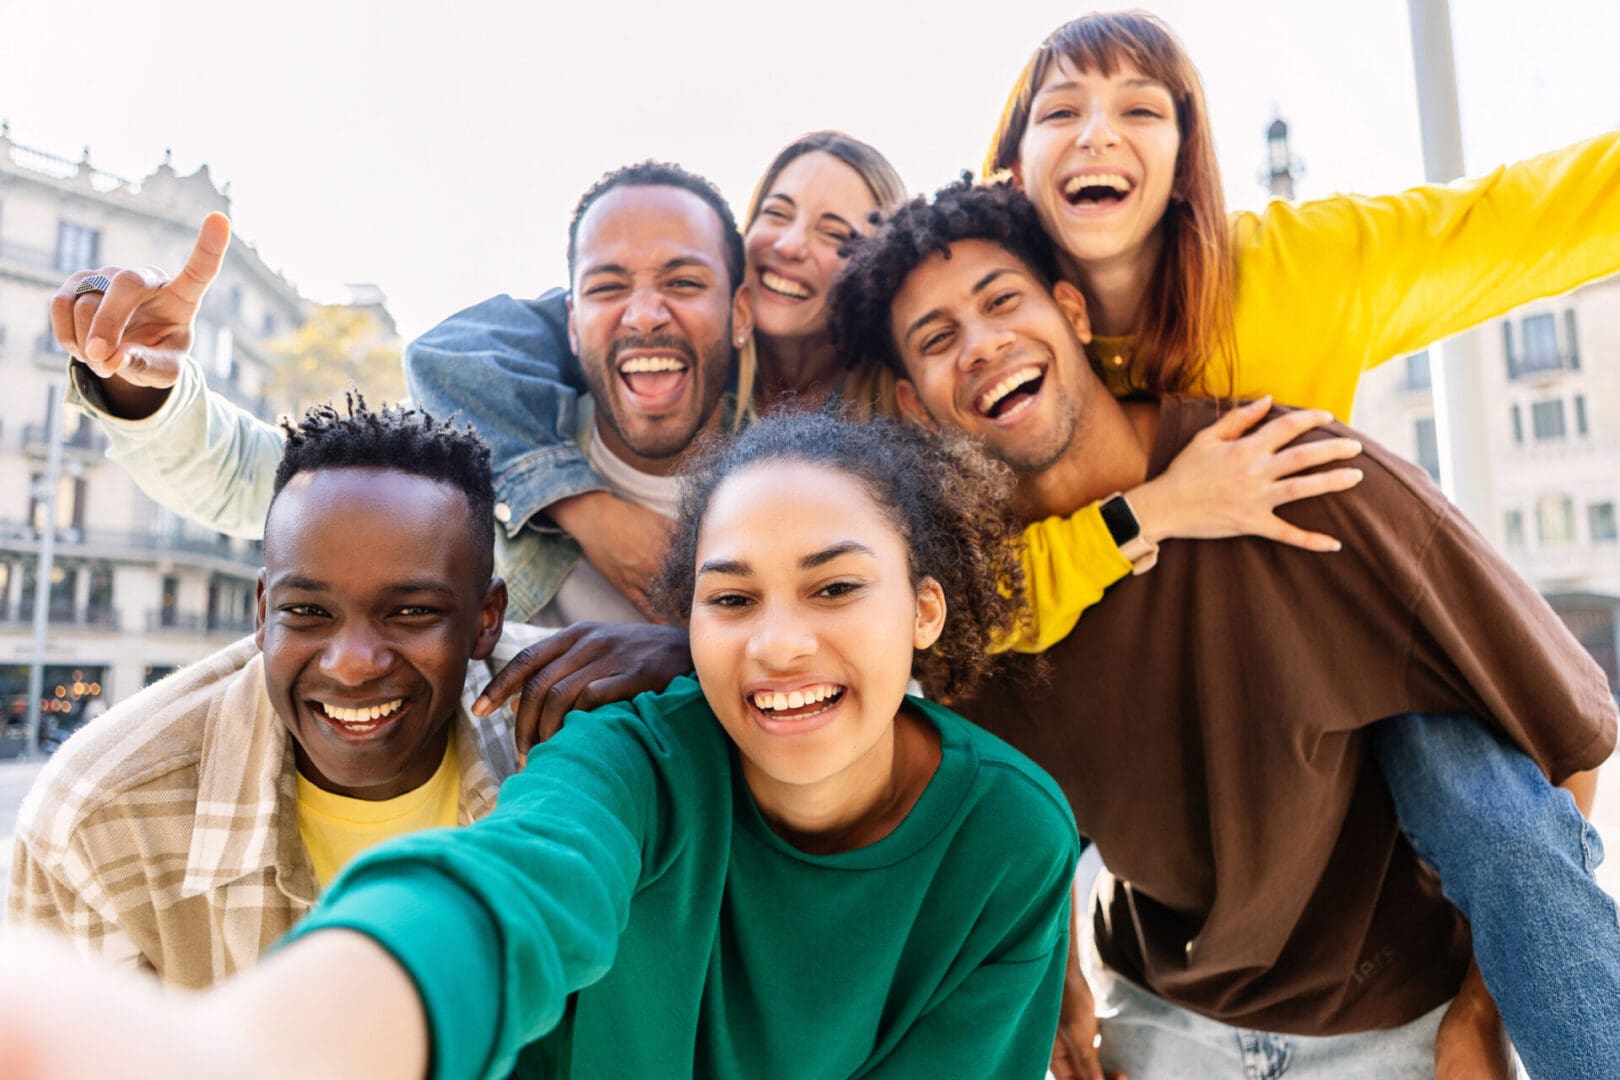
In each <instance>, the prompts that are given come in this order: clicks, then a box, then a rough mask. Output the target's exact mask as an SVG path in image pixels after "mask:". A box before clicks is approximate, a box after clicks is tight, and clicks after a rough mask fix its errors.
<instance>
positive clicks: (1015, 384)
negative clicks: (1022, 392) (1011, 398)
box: [978, 367, 1041, 416]
mask: <svg viewBox="0 0 1620 1080" xmlns="http://www.w3.org/2000/svg"><path fill="white" fill-rule="evenodd" d="M1040 377H1041V369H1040V368H1038V367H1026V368H1020V369H1019V370H1017V371H1015V372H1013V373H1012V374H1011V375H1008V376H1007V377H1005V378H1003V379H1002V380H1001V381H1000V382H998V383H996V385H994V386H992V387H991V388H990V389H988V390H986V391H985V392H984V393H982V394H980V395H979V401H978V409H979V412H980V414H981V415H983V416H989V415H990V410H991V409H993V408H995V407H996V403H997V402H998V401H1000V400H1001V399H1002V398H1004V397H1006V396H1007V395H1008V394H1010V393H1012V392H1013V391H1014V390H1016V389H1018V388H1019V387H1020V386H1023V385H1024V384H1025V383H1027V382H1032V381H1033V380H1035V379H1038V378H1040Z"/></svg>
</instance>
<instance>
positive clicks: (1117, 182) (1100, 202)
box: [1063, 173, 1135, 206]
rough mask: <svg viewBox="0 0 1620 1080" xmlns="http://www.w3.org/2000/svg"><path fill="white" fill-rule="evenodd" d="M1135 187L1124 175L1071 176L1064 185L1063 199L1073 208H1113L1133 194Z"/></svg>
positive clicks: (1093, 174)
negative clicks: (1132, 190)
mask: <svg viewBox="0 0 1620 1080" xmlns="http://www.w3.org/2000/svg"><path fill="white" fill-rule="evenodd" d="M1134 186H1135V185H1134V184H1132V183H1131V180H1130V177H1128V176H1125V175H1123V174H1122V173H1090V174H1087V175H1085V176H1071V177H1069V180H1068V182H1067V183H1065V184H1064V185H1063V197H1064V198H1065V199H1067V200H1068V201H1069V205H1071V206H1112V205H1114V204H1115V203H1118V202H1120V201H1121V200H1123V199H1124V198H1125V196H1127V195H1129V194H1130V193H1131V189H1132V188H1133V187H1134Z"/></svg>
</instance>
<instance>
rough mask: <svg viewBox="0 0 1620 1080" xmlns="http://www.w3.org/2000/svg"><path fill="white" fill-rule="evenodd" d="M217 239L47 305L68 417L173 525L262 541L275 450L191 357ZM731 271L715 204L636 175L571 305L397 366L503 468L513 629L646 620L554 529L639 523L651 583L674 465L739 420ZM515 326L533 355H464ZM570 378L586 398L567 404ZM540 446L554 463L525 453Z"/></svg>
mask: <svg viewBox="0 0 1620 1080" xmlns="http://www.w3.org/2000/svg"><path fill="white" fill-rule="evenodd" d="M228 237H229V227H228V225H227V224H226V223H225V221H224V219H223V218H222V217H218V216H215V217H211V218H210V219H209V220H208V221H207V222H205V223H204V226H203V229H202V232H201V234H200V235H199V238H198V244H197V248H196V250H195V251H194V252H193V253H192V256H191V258H190V259H189V260H188V262H187V265H186V268H185V269H184V270H183V271H182V272H181V274H180V275H179V276H178V277H177V278H175V279H174V280H173V281H170V280H169V279H167V278H166V277H164V276H162V275H161V274H159V273H158V272H156V271H152V270H140V271H136V270H126V269H121V268H117V267H104V268H102V269H101V270H99V271H97V273H100V274H102V275H104V276H105V277H107V278H108V279H109V281H110V285H109V287H108V289H107V291H106V293H105V294H102V293H98V292H89V293H85V294H83V295H75V289H76V288H77V287H78V285H79V283H80V282H81V281H83V280H84V279H85V278H86V277H88V276H90V272H88V271H82V272H80V273H77V274H75V275H73V276H72V277H71V278H69V279H68V281H67V283H66V284H64V285H63V287H62V289H61V290H60V291H59V292H58V294H57V296H56V298H55V299H54V300H53V302H52V320H53V325H54V329H55V332H56V335H57V338H58V340H59V341H60V342H61V343H62V345H63V347H64V348H66V349H67V350H68V351H69V353H70V354H72V355H73V356H74V357H75V360H74V361H73V362H72V364H71V370H70V376H71V387H70V390H69V394H68V398H69V401H70V402H72V403H73V404H76V405H78V406H80V407H81V408H84V409H86V411H88V412H89V413H90V414H91V415H93V416H95V417H96V418H97V419H98V420H99V421H100V422H101V424H102V426H103V428H104V429H105V430H106V432H107V434H108V437H109V440H110V443H111V446H110V449H109V451H108V456H109V457H111V458H113V459H114V460H116V461H119V462H120V463H121V464H123V465H124V467H125V468H126V469H127V470H128V471H129V472H130V473H131V475H133V476H134V477H135V479H136V481H137V483H139V484H140V485H141V487H142V489H143V490H145V491H146V492H147V494H148V495H150V496H152V497H153V498H154V499H156V500H157V501H158V502H160V503H162V504H164V505H165V506H168V507H170V508H171V509H174V510H175V511H176V512H179V513H182V514H185V515H186V516H188V517H191V518H193V519H195V520H198V521H201V522H203V523H204V524H207V525H209V526H210V527H212V528H216V529H219V530H220V531H223V532H228V533H231V534H233V535H238V536H257V535H258V534H259V530H260V528H261V527H262V523H263V516H264V507H265V506H266V505H268V503H269V495H270V484H271V480H272V477H273V474H274V471H275V463H276V462H277V461H278V460H279V458H280V454H281V435H280V433H279V432H278V431H276V430H275V429H274V428H272V427H271V426H270V425H268V424H265V423H264V422H263V421H260V420H258V419H257V418H256V417H254V416H252V415H251V414H249V413H247V412H246V411H244V410H242V409H240V408H238V407H237V406H236V405H234V404H232V403H231V402H230V401H228V400H227V399H225V398H223V397H222V396H220V395H217V394H210V393H208V392H207V388H206V385H205V383H204V378H203V374H202V369H201V367H200V366H199V365H198V364H197V362H196V360H195V359H193V358H192V357H190V356H189V355H188V354H187V353H186V349H187V347H188V346H189V344H190V339H191V323H192V320H193V318H194V317H195V315H196V312H197V308H198V306H199V305H200V303H201V300H202V296H203V293H204V291H205V290H206V288H207V286H208V284H209V283H210V282H211V281H212V280H213V277H214V276H215V275H216V274H217V273H218V270H219V266H220V263H221V261H222V259H223V257H224V251H225V245H226V243H227V242H228ZM742 260H743V255H742V244H741V239H740V235H739V233H738V231H737V228H736V223H735V221H734V220H733V219H732V216H731V212H730V209H729V208H728V207H727V205H726V202H725V200H724V199H723V198H722V197H721V196H720V194H719V193H718V192H717V191H716V190H715V189H714V187H713V185H711V184H709V183H708V182H707V181H706V180H703V179H701V178H699V177H696V176H693V175H692V174H690V173H687V172H685V171H684V170H681V169H679V168H678V167H675V166H669V165H659V164H653V163H643V164H641V165H634V166H629V167H627V168H624V169H620V170H618V171H617V172H614V173H611V174H609V175H607V176H605V177H604V178H603V179H602V180H601V181H600V182H598V184H597V185H595V186H594V187H593V188H592V189H591V190H590V191H588V192H587V193H586V194H585V196H584V197H583V198H582V199H581V201H580V204H579V206H578V208H577V209H576V211H575V214H574V218H573V220H572V222H571V223H570V227H569V276H570V280H571V292H570V293H569V294H564V293H563V292H562V291H561V290H552V291H551V292H549V293H547V294H546V295H545V296H544V297H542V298H541V299H540V300H537V301H532V302H519V301H514V300H511V299H510V298H509V297H499V298H496V299H495V300H491V301H486V302H485V303H484V304H480V305H478V306H476V307H474V308H472V309H469V310H468V311H467V312H464V313H462V315H460V316H457V317H456V319H455V320H452V321H451V322H450V323H447V324H445V326H442V327H440V328H439V329H437V330H435V331H434V332H432V333H430V334H429V335H428V336H427V338H425V339H424V341H423V342H420V343H417V344H416V345H413V346H412V347H411V349H410V350H408V351H407V374H408V378H409V382H410V386H411V390H412V392H413V395H415V398H416V401H417V403H418V404H419V405H420V406H421V407H423V408H424V409H425V410H427V411H428V412H430V413H433V414H435V415H441V416H445V415H451V414H454V413H457V412H460V413H461V414H462V415H464V416H468V417H470V418H472V419H473V420H474V421H475V423H476V426H477V427H478V430H479V433H480V434H481V435H482V436H483V437H484V438H485V440H486V441H488V442H489V443H490V444H491V446H492V447H493V449H494V464H495V468H496V496H497V499H498V502H497V505H496V508H495V517H496V520H497V522H498V523H499V524H500V525H501V526H502V528H501V529H500V530H499V531H498V532H497V545H496V560H497V567H498V572H499V573H500V574H501V576H503V577H504V578H505V579H506V581H507V583H508V588H509V592H510V596H511V599H510V608H509V610H508V614H509V616H510V617H511V619H512V620H513V621H525V622H538V623H540V624H542V625H548V626H556V625H563V624H566V623H568V622H572V621H575V620H577V619H580V618H593V619H621V620H622V619H634V618H637V617H638V608H642V609H643V610H644V606H643V605H642V604H641V601H642V600H643V599H644V598H643V597H641V596H640V595H639V594H635V595H632V596H631V597H630V598H629V599H626V598H625V597H624V596H623V595H622V594H623V593H624V592H625V591H626V588H625V587H624V586H621V584H620V582H621V580H622V579H623V575H621V574H616V573H614V572H613V571H612V570H610V571H609V572H608V573H606V574H603V573H600V572H598V571H597V570H596V569H594V568H593V567H591V566H590V565H588V564H587V563H585V562H583V561H582V560H581V559H580V555H581V550H580V548H579V546H578V545H577V544H576V543H575V542H574V541H573V540H572V539H571V538H569V537H568V536H566V535H565V534H564V533H563V532H562V531H561V530H560V529H559V528H557V526H558V525H560V524H564V521H563V519H564V517H565V515H566V507H567V505H568V504H572V506H573V508H574V509H575V510H587V509H588V510H591V511H595V510H599V509H601V508H604V507H608V508H610V511H609V512H613V511H617V512H619V513H621V514H624V515H625V516H627V517H634V518H639V519H640V521H641V526H642V527H641V528H639V529H636V528H628V527H627V528H625V529H623V530H617V531H618V532H619V533H620V535H623V536H625V537H629V538H632V541H631V543H630V544H629V545H628V548H629V550H630V552H631V555H630V558H632V559H634V558H635V557H636V553H635V547H636V544H638V543H639V547H640V548H641V549H642V550H641V551H640V552H639V558H640V560H641V561H642V563H643V565H649V566H650V565H651V564H652V563H653V562H655V561H656V560H657V558H658V557H659V555H660V553H661V544H660V543H659V541H660V540H661V538H662V528H661V527H660V526H656V525H655V526H653V527H652V528H648V527H647V523H648V522H649V521H661V520H662V519H663V517H664V516H667V514H668V512H669V509H670V508H671V506H672V504H673V499H674V481H673V475H672V474H673V473H674V471H675V469H676V467H677V466H678V464H679V460H680V456H681V454H682V453H683V452H684V451H685V449H686V448H687V446H689V445H690V443H691V441H692V440H693V439H694V438H695V437H696V436H697V435H698V434H699V433H700V432H702V431H708V430H715V429H717V428H718V427H719V426H720V425H721V423H722V422H723V421H724V420H725V418H726V416H727V415H728V413H729V411H730V410H729V408H727V407H726V405H725V404H724V403H723V401H724V390H725V383H726V380H727V378H728V377H729V374H730V371H731V368H732V365H733V361H734V348H735V345H736V344H737V343H738V342H740V340H742V339H744V338H745V337H746V335H747V333H748V330H749V325H750V324H749V318H750V316H749V310H748V305H747V298H746V293H740V292H739V291H738V288H737V286H738V285H739V284H740V283H741V281H742V276H743V272H742ZM80 305H87V306H89V307H91V308H92V309H93V310H94V316H93V318H88V317H80V318H78V319H77V320H76V319H75V308H76V307H78V306H80ZM480 319H487V320H488V321H487V322H485V323H484V324H483V326H482V327H481V328H480V330H479V331H478V332H477V333H474V334H469V335H468V336H467V337H466V338H461V337H459V335H458V333H457V331H456V329H455V327H456V323H457V321H458V320H461V321H463V322H466V321H472V322H473V323H474V324H475V325H477V321H478V320H480ZM520 320H521V321H520ZM126 322H127V325H125V324H126ZM507 323H519V324H520V325H522V327H523V328H522V330H521V331H518V333H519V334H520V335H521V336H522V338H523V340H526V341H529V342H531V343H532V344H531V348H530V349H529V350H526V351H523V352H517V351H516V350H514V351H513V352H512V353H511V354H506V353H504V352H503V353H502V354H500V355H494V356H492V355H486V353H487V350H485V349H479V348H476V347H472V348H471V351H470V352H457V351H456V348H457V345H458V341H460V340H468V341H471V340H474V339H476V340H479V341H484V342H488V341H489V339H490V337H491V336H493V337H496V338H499V337H500V334H501V329H500V328H501V326H502V325H505V324H507ZM79 327H85V328H86V329H84V330H80V329H78V328H79ZM119 327H123V329H122V332H121V333H120V332H119V331H118V329H117V328H119ZM447 327H448V332H446V328H447ZM576 351H577V352H578V353H579V355H580V359H578V360H576V359H574V355H575V352H576ZM581 365H583V372H580V371H579V369H580V367H581ZM562 367H569V368H571V369H573V370H574V371H575V372H576V373H577V374H576V375H575V378H576V380H577V379H579V378H580V377H582V378H583V382H584V385H585V387H586V388H588V389H589V390H590V391H591V393H590V394H589V395H580V394H577V393H575V392H571V391H565V390H562V389H561V388H560V387H559V384H558V382H557V379H558V372H559V369H560V368H562ZM576 385H577V383H576ZM537 441H538V442H547V441H549V442H550V445H547V446H544V447H541V448H539V449H536V443H537ZM609 493H611V494H609ZM593 497H594V498H593ZM587 501H589V502H590V503H594V506H588V505H586V504H587ZM614 558H618V559H620V560H621V561H622V560H623V559H624V558H625V555H624V553H622V552H621V553H619V554H618V555H616V556H611V557H610V556H608V555H603V556H602V558H601V559H600V560H599V561H601V562H603V563H605V564H609V565H612V564H613V559H614ZM629 591H631V592H632V593H636V589H635V588H634V587H631V588H630V589H629Z"/></svg>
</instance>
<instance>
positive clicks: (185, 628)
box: [146, 608, 253, 637]
mask: <svg viewBox="0 0 1620 1080" xmlns="http://www.w3.org/2000/svg"><path fill="white" fill-rule="evenodd" d="M146 629H147V632H148V633H153V634H228V635H230V636H232V637H240V636H242V635H243V634H249V633H252V632H253V620H252V619H242V618H239V617H235V616H219V615H215V616H213V617H212V618H210V617H209V616H207V615H198V614H195V613H193V612H184V611H170V610H166V609H163V608H159V609H157V610H155V611H148V612H147V613H146Z"/></svg>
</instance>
